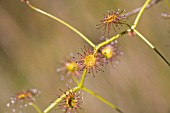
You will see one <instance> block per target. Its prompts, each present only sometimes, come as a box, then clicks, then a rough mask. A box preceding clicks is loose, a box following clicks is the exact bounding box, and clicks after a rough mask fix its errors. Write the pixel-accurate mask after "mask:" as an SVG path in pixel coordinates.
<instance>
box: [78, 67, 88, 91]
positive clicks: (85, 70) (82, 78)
mask: <svg viewBox="0 0 170 113" xmlns="http://www.w3.org/2000/svg"><path fill="white" fill-rule="evenodd" d="M86 73H87V69H84V70H83V74H82V77H81V81H80V83H79V84H78V87H79V88H81V87H83V84H84V80H85V76H86Z"/></svg>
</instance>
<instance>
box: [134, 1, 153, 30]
mask: <svg viewBox="0 0 170 113" xmlns="http://www.w3.org/2000/svg"><path fill="white" fill-rule="evenodd" d="M150 1H151V0H147V1H146V2H145V4H144V5H143V7H142V9H141V10H140V12H139V13H138V15H137V17H136V19H135V22H134V25H133V26H132V29H134V28H136V26H137V24H138V22H139V19H140V18H141V16H142V13H143V12H144V10H145V8H146V6H147V5H148V4H149V2H150Z"/></svg>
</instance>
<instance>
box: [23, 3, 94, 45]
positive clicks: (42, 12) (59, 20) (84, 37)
mask: <svg viewBox="0 0 170 113" xmlns="http://www.w3.org/2000/svg"><path fill="white" fill-rule="evenodd" d="M23 1H25V2H26V3H27V5H28V6H29V7H30V8H31V9H33V10H35V11H37V12H39V13H41V14H44V15H46V16H48V17H50V18H52V19H54V20H56V21H58V22H60V23H62V24H63V25H65V26H67V27H68V28H70V29H71V30H73V31H74V32H75V33H77V34H78V35H80V36H81V37H82V38H83V39H84V40H85V41H86V42H87V43H88V44H90V45H91V46H92V47H95V44H93V43H92V42H91V41H90V40H89V39H88V38H87V37H86V36H84V35H83V34H82V33H81V32H80V31H78V30H77V29H75V28H74V27H73V26H71V25H70V24H68V23H66V22H64V21H63V20H61V19H59V18H57V17H55V16H53V15H51V14H49V13H47V12H45V11H43V10H41V9H39V8H36V7H35V6H33V5H32V4H31V3H30V2H29V1H28V0H23Z"/></svg>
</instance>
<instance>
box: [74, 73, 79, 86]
mask: <svg viewBox="0 0 170 113" xmlns="http://www.w3.org/2000/svg"><path fill="white" fill-rule="evenodd" d="M72 79H73V81H74V82H75V83H76V84H77V85H78V84H79V83H78V80H77V78H76V77H75V76H74V75H72Z"/></svg>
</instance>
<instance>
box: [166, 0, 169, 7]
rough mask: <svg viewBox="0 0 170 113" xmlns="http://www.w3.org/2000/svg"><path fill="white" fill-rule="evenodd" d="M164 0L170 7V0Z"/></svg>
mask: <svg viewBox="0 0 170 113" xmlns="http://www.w3.org/2000/svg"><path fill="white" fill-rule="evenodd" d="M165 1H166V4H167V5H168V7H169V8H170V2H169V0H165Z"/></svg>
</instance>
